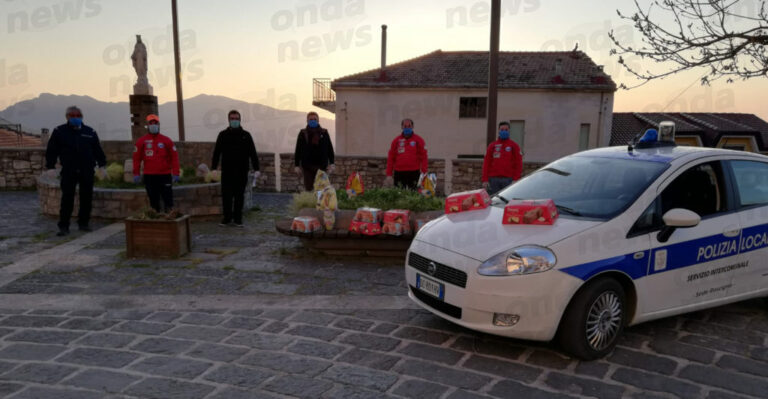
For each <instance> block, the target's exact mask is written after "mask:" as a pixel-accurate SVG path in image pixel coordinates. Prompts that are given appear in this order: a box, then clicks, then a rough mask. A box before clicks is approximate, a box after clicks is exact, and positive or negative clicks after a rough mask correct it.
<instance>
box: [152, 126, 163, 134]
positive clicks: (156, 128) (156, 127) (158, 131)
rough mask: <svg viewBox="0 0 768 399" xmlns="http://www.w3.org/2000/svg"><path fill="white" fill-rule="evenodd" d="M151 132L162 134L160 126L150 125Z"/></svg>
mask: <svg viewBox="0 0 768 399" xmlns="http://www.w3.org/2000/svg"><path fill="white" fill-rule="evenodd" d="M149 132H150V133H152V134H158V133H160V125H149Z"/></svg>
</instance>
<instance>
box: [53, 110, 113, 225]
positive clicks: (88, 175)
mask: <svg viewBox="0 0 768 399" xmlns="http://www.w3.org/2000/svg"><path fill="white" fill-rule="evenodd" d="M66 117H67V123H65V124H63V125H60V126H58V127H56V128H55V129H53V133H52V134H51V138H50V140H48V148H47V149H46V151H45V168H46V169H47V172H46V174H47V175H49V176H55V175H56V169H55V168H56V160H57V159H58V160H59V161H60V162H61V208H60V209H59V232H58V233H57V234H56V235H58V236H65V235H67V234H69V219H70V218H71V217H72V208H73V207H74V205H75V186H78V185H79V186H80V209H79V211H78V213H77V225H78V226H79V227H80V230H81V231H90V230H91V228H90V227H89V226H88V222H89V221H90V219H91V199H92V198H93V172H94V171H93V169H94V167H95V166H96V165H97V164H98V165H99V167H100V169H99V174H100V175H101V176H102V177H103V176H105V175H106V171H105V170H104V166H105V165H106V164H107V159H106V156H105V155H104V151H103V150H102V149H101V144H100V143H99V136H98V135H97V134H96V132H95V131H93V129H91V128H90V127H88V126H86V125H84V124H83V113H82V111H80V108H77V107H74V106H73V107H69V108H67V111H66Z"/></svg>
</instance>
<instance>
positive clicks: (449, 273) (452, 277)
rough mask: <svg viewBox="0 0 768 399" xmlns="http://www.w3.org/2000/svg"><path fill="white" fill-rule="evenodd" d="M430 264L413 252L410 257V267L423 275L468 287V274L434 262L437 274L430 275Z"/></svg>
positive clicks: (427, 260)
mask: <svg viewBox="0 0 768 399" xmlns="http://www.w3.org/2000/svg"><path fill="white" fill-rule="evenodd" d="M430 262H432V261H431V260H429V259H427V258H425V257H423V256H421V255H419V254H416V253H413V252H411V254H410V255H409V256H408V266H411V267H413V268H414V269H417V270H419V271H420V272H422V273H427V274H428V275H430V276H432V277H434V278H438V279H440V280H443V281H445V282H446V283H449V284H453V285H456V286H459V287H461V288H465V287H466V286H467V273H464V272H463V271H461V270H457V269H454V268H452V267H450V266H446V265H444V264H442V263H437V262H434V263H435V266H437V270H436V271H435V274H430V273H429V272H428V271H427V270H428V268H429V264H430Z"/></svg>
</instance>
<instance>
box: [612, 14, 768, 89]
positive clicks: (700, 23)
mask: <svg viewBox="0 0 768 399" xmlns="http://www.w3.org/2000/svg"><path fill="white" fill-rule="evenodd" d="M765 3H766V1H765V0H653V1H652V2H651V3H650V4H649V5H648V6H647V8H644V7H642V6H641V5H640V4H639V3H638V1H637V0H635V8H636V11H635V12H634V14H632V15H631V16H628V15H624V14H622V13H621V11H619V10H617V13H618V14H619V17H620V18H622V19H625V20H631V21H632V22H633V24H634V27H635V29H637V30H638V31H640V33H641V34H642V42H643V44H642V45H641V46H640V48H633V47H632V46H631V45H628V44H626V43H625V44H622V43H620V42H619V40H618V39H617V37H616V36H614V32H613V31H611V32H610V33H609V37H610V38H611V40H612V41H613V44H614V45H615V46H616V47H617V48H615V49H612V50H611V55H618V56H619V61H618V62H619V63H620V64H621V65H622V66H623V67H624V68H625V69H626V70H627V71H628V72H629V73H630V74H632V75H634V76H635V77H637V78H638V79H639V80H641V82H640V83H639V84H637V85H635V86H633V87H638V86H642V85H644V84H646V83H648V82H650V81H652V80H654V79H662V78H664V77H666V76H669V75H674V74H676V73H678V72H682V71H685V70H696V69H704V71H705V74H704V76H702V78H701V84H703V85H707V84H709V83H710V82H712V81H715V80H718V79H721V78H725V79H726V80H727V81H728V82H733V81H734V79H750V78H754V77H765V76H768V52H767V51H766V44H768V14H767V13H766V4H765ZM651 14H653V15H651ZM664 20H666V21H664ZM626 55H634V56H640V58H641V59H642V60H651V61H654V63H655V64H656V66H657V67H658V68H657V69H658V70H656V71H652V70H650V69H646V70H645V71H644V72H643V71H640V70H639V68H637V67H635V68H632V67H630V66H629V65H627V63H625V62H624V56H626ZM621 87H622V88H624V89H629V88H633V87H627V86H626V85H624V84H622V85H621Z"/></svg>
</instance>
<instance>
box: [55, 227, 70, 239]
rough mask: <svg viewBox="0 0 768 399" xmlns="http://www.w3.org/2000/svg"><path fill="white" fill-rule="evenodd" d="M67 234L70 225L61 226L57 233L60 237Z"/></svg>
mask: <svg viewBox="0 0 768 399" xmlns="http://www.w3.org/2000/svg"><path fill="white" fill-rule="evenodd" d="M67 234H69V227H59V232H58V233H56V235H57V236H59V237H64V236H65V235H67Z"/></svg>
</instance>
